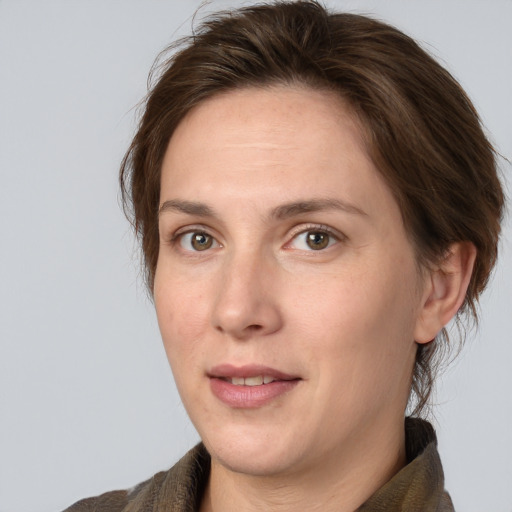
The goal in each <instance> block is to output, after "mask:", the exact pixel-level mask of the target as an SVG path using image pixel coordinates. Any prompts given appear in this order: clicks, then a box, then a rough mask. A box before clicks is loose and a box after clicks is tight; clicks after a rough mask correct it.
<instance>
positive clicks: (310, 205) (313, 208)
mask: <svg viewBox="0 0 512 512" xmlns="http://www.w3.org/2000/svg"><path fill="white" fill-rule="evenodd" d="M326 210H341V211H343V212H346V213H351V214H356V215H363V216H367V213H366V212H365V211H363V210H361V208H358V207H357V206H355V205H353V204H350V203H346V202H345V201H341V200H339V199H310V200H307V201H295V202H292V203H287V204H283V205H281V206H278V207H277V208H274V209H273V210H272V212H271V214H270V217H271V218H272V219H277V220H284V219H289V218H290V217H295V216H297V215H301V214H303V213H311V212H320V211H326Z"/></svg>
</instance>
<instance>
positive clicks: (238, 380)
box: [225, 375, 277, 386]
mask: <svg viewBox="0 0 512 512" xmlns="http://www.w3.org/2000/svg"><path fill="white" fill-rule="evenodd" d="M225 380H226V381H227V382H231V384H233V385H234V386H261V385H263V384H270V383H271V382H274V381H275V380H277V379H275V378H274V377H271V376H269V375H258V376H256V377H231V378H226V379H225Z"/></svg>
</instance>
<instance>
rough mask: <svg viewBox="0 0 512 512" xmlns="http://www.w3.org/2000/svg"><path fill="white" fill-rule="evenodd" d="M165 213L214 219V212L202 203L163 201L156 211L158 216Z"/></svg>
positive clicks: (176, 200)
mask: <svg viewBox="0 0 512 512" xmlns="http://www.w3.org/2000/svg"><path fill="white" fill-rule="evenodd" d="M165 212H178V213H185V214H188V215H197V216H198V217H216V215H215V212H214V210H213V209H212V208H210V207H209V206H208V205H206V204H204V203H196V202H194V201H180V200H178V199H170V200H169V201H164V202H163V203H162V205H161V206H160V208H159V209H158V215H162V213H165Z"/></svg>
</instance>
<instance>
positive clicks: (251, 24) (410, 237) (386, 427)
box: [68, 2, 503, 512]
mask: <svg viewBox="0 0 512 512" xmlns="http://www.w3.org/2000/svg"><path fill="white" fill-rule="evenodd" d="M121 183H122V187H123V192H124V198H125V201H126V204H127V206H128V211H129V212H130V213H131V214H133V223H134V227H135V230H136V232H137V234H138V235H139V237H140V240H141V245H142V249H143V254H144V259H145V265H146V276H147V283H148V287H149V290H150V292H151V294H152V296H153V297H154V301H155V306H156V311H157V316H158V321H159V326H160V330H161V333H162V338H163V342H164V346H165V349H166V352H167V356H168V359H169V362H170V364H171V367H172V370H173V374H174V376H175V380H176V383H177V386H178V389H179V392H180V395H181V397H182V400H183V403H184V405H185V407H186V409H187V412H188V414H189V416H190V418H191V419H192V422H193V423H194V425H195V427H196V428H197V430H198V432H199V434H200V436H201V439H202V444H201V445H199V446H198V447H196V448H195V449H194V450H192V451H191V452H189V454H187V455H186V456H185V457H184V458H183V459H182V460H181V461H180V462H179V463H178V464H177V465H176V466H174V467H173V468H172V469H171V470H169V471H168V472H165V473H159V474H157V475H155V476H154V477H153V478H152V479H150V480H148V481H147V482H144V483H142V484H140V485H139V486H137V487H136V488H134V489H132V490H131V491H126V492H125V491H116V492H113V493H107V494H106V495H103V496H100V497H98V498H90V499H88V500H84V501H82V502H79V503H77V504H75V505H74V506H72V507H71V508H70V509H68V510H71V511H75V510H76V511H78V510H126V511H128V510H130V511H143V510H144V511H145V510H155V509H159V510H160V509H162V510H164V509H165V510H175V511H181V510H200V511H202V512H209V511H214V512H216V511H226V510H247V511H249V510H273V511H274V510H275V511H279V510H283V511H284V510H317V509H318V510H327V511H329V510H336V511H354V510H361V511H367V510H368V511H370V510H371V511H378V510H386V511H387V510H389V511H391V510H393V511H396V510H403V511H416V510H425V511H430V510H432V511H449V510H453V506H452V504H451V500H450V498H449V495H448V494H447V493H446V492H445V491H444V482H443V473H442V467H441V463H440V460H439V456H438V453H437V450H436V440H435V434H434V432H433V429H432V427H431V426H430V425H429V424H428V423H426V422H424V421H422V420H419V419H411V418H408V419H406V421H405V424H404V416H405V410H406V407H407V405H408V403H412V404H414V407H415V409H414V413H415V415H418V414H419V413H420V412H421V411H422V409H423V408H424V407H425V405H426V404H427V402H428V397H429V394H430V392H431V389H432V385H433V378H434V370H435V361H436V356H437V354H438V352H439V351H440V350H442V349H443V346H445V344H446V343H447V336H446V332H445V330H444V326H445V325H446V324H447V323H448V322H449V321H450V320H451V319H452V318H454V317H460V316H461V315H464V314H466V313H468V314H470V315H475V303H476V300H477V299H478V296H479V294H480V293H481V292H482V290H483V289H484V287H485V285H486V282H487V279H488V277H489V273H490V271H491V269H492V267H493V265H494V262H495V259H496V253H497V242H498V235H499V231H500V219H501V214H502V208H503V193H502V190H501V187H500V183H499V180H498V178H497V176H496V168H495V159H494V152H493V149H492V147H491V145H490V144H489V142H488V141H487V139H486V138H485V136H484V134H483V132H482V129H481V127H480V123H479V120H478V116H477V114H476V112H475V110H474V108H473V106H472V105H471V102H470V101H469V99H468V98H467V97H466V95H465V94H464V92H463V91H462V89H461V88H460V86H459V85H458V84H457V83H456V82H455V81H454V79H453V78H452V77H451V76H450V75H449V73H448V72H447V71H446V70H444V69H443V68H442V67H440V66H439V65H438V64H437V63H436V62H435V61H433V60H432V59H431V58H430V57H429V56H428V55H427V54H426V53H425V52H424V51H423V50H421V49H420V48H419V47H418V46H417V45H416V43H414V42H413V41H412V40H411V39H410V38H408V37H407V36H405V35H404V34H402V33H401V32H399V31H398V30H396V29H394V28H392V27H389V26H387V25H385V24H382V23H380V22H377V21H374V20H371V19H369V18H366V17H362V16H356V15H347V14H329V13H328V12H326V11H325V10H324V9H323V8H322V7H321V6H320V5H318V4H316V3H314V2H292V3H276V4H273V5H271V6H259V7H258V6H257V7H252V8H244V9H241V10H239V11H236V12H234V13H232V14H224V15H219V16H217V17H214V18H211V19H210V20H209V21H207V22H206V23H205V24H204V25H203V27H202V28H201V29H200V30H199V31H198V32H197V33H196V34H195V35H194V36H193V38H191V39H190V40H189V41H187V42H186V43H185V46H184V47H183V48H182V49H181V50H180V51H179V52H177V53H176V54H175V55H174V57H172V58H171V59H170V60H169V61H168V62H167V63H166V64H165V66H164V69H163V71H162V74H161V76H160V78H159V79H158V81H157V83H156V85H155V86H154V87H153V89H152V90H151V92H150V94H149V96H148V98H147V102H146V105H145V111H144V115H143V118H142V121H141V124H140V126H139V130H138V132H137V134H136V136H135V138H134V140H133V142H132V145H131V147H130V149H129V151H128V153H127V155H126V157H125V160H124V162H123V164H122V168H121ZM404 425H405V426H404Z"/></svg>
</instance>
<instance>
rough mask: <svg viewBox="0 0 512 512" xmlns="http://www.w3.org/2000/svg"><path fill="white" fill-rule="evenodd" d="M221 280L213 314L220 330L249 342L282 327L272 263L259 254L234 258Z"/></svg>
mask: <svg viewBox="0 0 512 512" xmlns="http://www.w3.org/2000/svg"><path fill="white" fill-rule="evenodd" d="M219 277H220V279H219V281H220V282H219V283H218V288H217V293H216V296H215V301H214V304H213V312H212V323H213V326H214V328H215V329H216V330H218V331H219V332H221V333H223V334H226V335H228V336H231V337H232V338H234V339H237V340H247V339H249V338H252V337H257V336H265V335H268V334H272V333H274V332H276V331H278V330H279V329H280V328H281V327H282V323H283V318H282V312H281V309H280V304H279V286H278V283H277V281H278V280H277V279H276V272H275V269H274V268H273V266H272V263H271V262H269V261H266V260H265V259H264V258H263V257H262V256H261V255H257V254H245V255H233V256H232V257H231V258H229V259H228V260H227V261H226V262H225V264H224V266H223V269H222V272H221V273H220V276H219Z"/></svg>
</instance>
